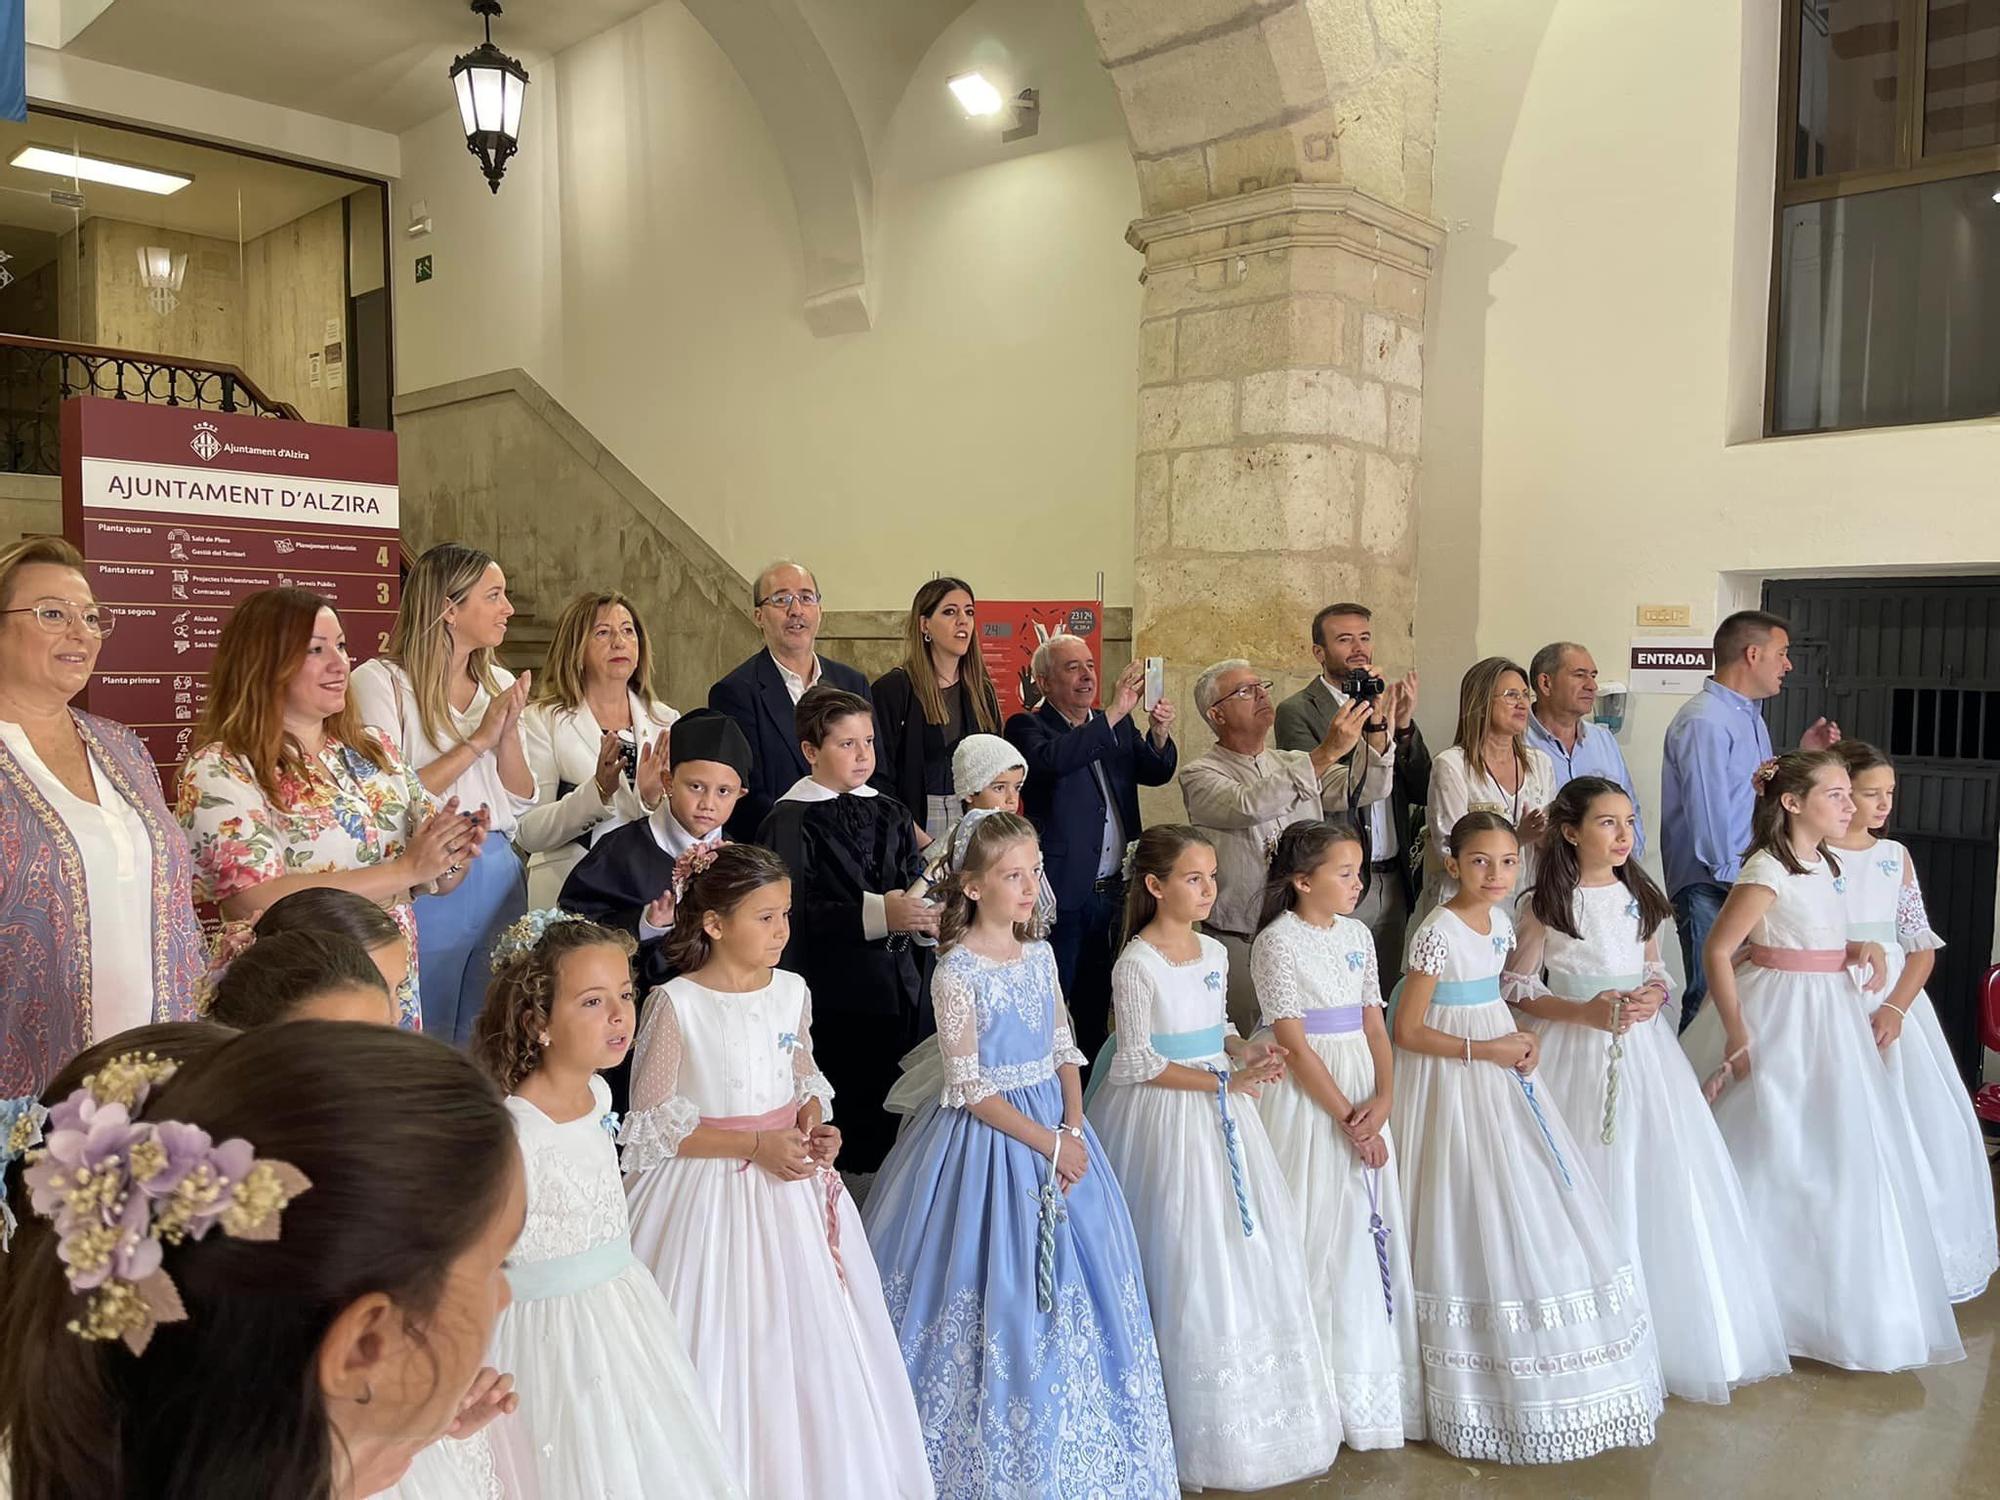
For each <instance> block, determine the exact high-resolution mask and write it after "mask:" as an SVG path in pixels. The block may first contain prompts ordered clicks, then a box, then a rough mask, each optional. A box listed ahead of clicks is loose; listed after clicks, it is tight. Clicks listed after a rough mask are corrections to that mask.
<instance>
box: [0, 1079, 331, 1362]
mask: <svg viewBox="0 0 2000 1500" xmlns="http://www.w3.org/2000/svg"><path fill="white" fill-rule="evenodd" d="M173 1073H174V1065H173V1064H172V1063H170V1062H163V1061H161V1060H160V1059H159V1058H157V1057H155V1056H153V1055H152V1054H151V1053H147V1054H145V1055H144V1056H143V1057H142V1056H140V1055H139V1054H137V1053H128V1054H127V1055H125V1056H124V1057H120V1058H117V1059H116V1060H114V1061H112V1062H110V1063H107V1064H106V1065H105V1066H104V1067H103V1068H101V1069H100V1070H98V1071H97V1072H96V1073H93V1074H91V1075H90V1076H89V1077H87V1078H86V1079H84V1082H83V1087H82V1088H79V1089H78V1090H76V1092H75V1093H73V1094H71V1095H70V1096H69V1097H68V1098H67V1099H65V1100H63V1102H62V1103H60V1104H58V1105H57V1106H56V1107H55V1108H54V1109H52V1110H50V1111H49V1112H48V1119H47V1122H46V1136H45V1140H44V1142H43V1144H42V1146H41V1147H40V1149H38V1150H35V1151H34V1152H33V1153H32V1154H31V1155H30V1157H29V1158H28V1162H29V1165H28V1169H27V1171H26V1172H25V1173H24V1174H23V1181H24V1182H25V1183H26V1184H27V1187H28V1191H29V1194H30V1202H32V1203H33V1205H34V1209H35V1212H36V1213H38V1214H40V1215H41V1216H42V1217H43V1218H45V1219H47V1220H49V1221H50V1222H51V1223H53V1224H54V1225H55V1230H56V1240H57V1250H56V1253H57V1255H58V1256H59V1257H60V1258H61V1260H62V1262H63V1265H64V1268H65V1274H66V1276H67V1277H68V1280H69V1285H70V1289H71V1290H72V1291H74V1292H76V1293H78V1294H79V1295H81V1296H83V1297H84V1298H85V1299H86V1300H85V1303H84V1314H83V1316H82V1317H81V1318H73V1319H71V1320H70V1322H69V1323H68V1325H67V1327H68V1329H69V1331H70V1332H71V1333H73V1334H75V1335H76V1336H77V1337H79V1338H82V1339H88V1340H91V1341H93V1342H95V1341H99V1340H107V1339H122V1340H123V1341H124V1343H125V1347H126V1348H128V1349H130V1350H131V1351H132V1352H133V1353H134V1354H144V1353H145V1352H146V1346H147V1344H148V1343H150V1342H151V1341H152V1337H153V1330H154V1329H155V1328H156V1327H158V1326H159V1325H160V1324H162V1323H179V1322H183V1321H185V1319H186V1318H187V1309H186V1308H185V1307H184V1306H183V1305H182V1304H181V1299H180V1293H179V1292H178V1291H177V1290H176V1289H175V1287H174V1282H173V1278H172V1277H171V1276H169V1275H168V1274H167V1273H166V1270H165V1269H164V1268H163V1266H162V1264H161V1261H162V1259H163V1258H164V1256H165V1253H166V1248H167V1247H168V1246H169V1245H179V1244H181V1243H183V1242H184V1241H187V1240H199V1239H205V1238H206V1237H207V1236H208V1234H209V1231H211V1230H213V1229H215V1228H218V1227H220V1228H221V1230H222V1232H223V1233H224V1234H226V1235H228V1236H230V1237H231V1238H232V1239H239V1240H275V1239H277V1238H278V1231H279V1223H280V1219H281V1217H282V1215H283V1213H284V1210H285V1207H286V1205H287V1204H289V1203H290V1202H291V1201H292V1200H293V1199H294V1198H296V1197H298V1195H299V1194H300V1193H303V1192H304V1191H306V1189H308V1188H310V1187H311V1186H312V1183H311V1182H310V1181H309V1180H307V1178H306V1175H305V1174H304V1173H303V1172H301V1171H299V1169H298V1168H297V1167H294V1166H292V1165H290V1164H289V1163H287V1162H281V1161H260V1160H259V1159H258V1158H257V1156H256V1153H255V1151H254V1150H253V1149H252V1147H251V1145H250V1143H249V1142H248V1141H245V1140H240V1139H239V1140H227V1141H224V1142H222V1143H221V1144H220V1145H217V1144H216V1143H215V1142H214V1141H213V1140H212V1139H211V1138H210V1136H209V1134H208V1132H207V1131H205V1130H203V1129H202V1128H201V1127H200V1126H198V1125H187V1124H183V1123H182V1122H180V1121H178V1120H160V1121H150V1120H134V1119H133V1114H134V1113H135V1112H136V1111H137V1110H138V1109H139V1107H140V1106H141V1105H143V1104H144V1103H145V1101H146V1097H147V1095H148V1094H149V1093H151V1091H152V1090H153V1088H154V1087H155V1086H156V1085H157V1084H159V1083H162V1082H164V1081H165V1080H166V1079H168V1078H170V1077H172V1076H173Z"/></svg>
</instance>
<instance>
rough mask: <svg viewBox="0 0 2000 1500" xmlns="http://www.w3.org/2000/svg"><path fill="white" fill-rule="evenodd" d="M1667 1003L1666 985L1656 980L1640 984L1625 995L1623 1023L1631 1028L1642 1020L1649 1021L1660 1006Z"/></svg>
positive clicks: (1626, 1027)
mask: <svg viewBox="0 0 2000 1500" xmlns="http://www.w3.org/2000/svg"><path fill="white" fill-rule="evenodd" d="M1666 1003H1667V987H1666V986H1665V985H1663V984H1661V983H1660V982H1659V981H1658V980H1654V981H1653V982H1652V983H1651V984H1642V985H1640V986H1639V988H1637V989H1636V990H1632V991H1631V992H1629V993H1628V994H1627V995H1626V996H1625V1025H1624V1027H1623V1028H1622V1029H1624V1030H1627V1031H1629V1030H1631V1029H1632V1028H1633V1027H1634V1026H1638V1025H1640V1024H1642V1023H1643V1022H1646V1021H1650V1020H1652V1019H1653V1017H1655V1016H1657V1015H1658V1014H1659V1013H1660V1007H1661V1006H1663V1005H1665V1004H1666Z"/></svg>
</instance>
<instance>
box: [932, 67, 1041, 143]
mask: <svg viewBox="0 0 2000 1500" xmlns="http://www.w3.org/2000/svg"><path fill="white" fill-rule="evenodd" d="M945 87H946V88H948V89H950V90H951V92H952V97H953V98H955V99H957V100H958V107H959V108H960V109H962V110H964V111H965V117H966V118H967V119H968V120H980V119H986V118H989V117H991V116H993V115H997V114H999V113H1001V111H1003V110H1006V109H1009V108H1011V109H1012V110H1013V111H1014V123H1013V124H1012V125H1010V126H1008V127H1007V128H1006V129H1004V130H1002V131H1001V132H1000V139H1001V140H1002V141H1023V140H1026V139H1027V138H1028V137H1029V136H1031V135H1033V134H1034V133H1035V132H1036V131H1037V130H1038V129H1040V128H1041V122H1042V96H1041V94H1040V92H1039V91H1037V90H1035V89H1022V90H1021V92H1020V93H1019V94H1017V95H1015V96H1014V98H1013V99H1011V100H1009V99H1008V98H1006V97H1005V96H1004V95H1003V94H1002V93H1001V92H1000V90H999V89H998V88H997V87H995V86H994V83H993V81H992V80H991V79H990V78H988V77H987V76H986V75H985V74H984V73H979V72H972V73H960V74H958V75H957V76H956V77H953V78H947V79H946V80H945Z"/></svg>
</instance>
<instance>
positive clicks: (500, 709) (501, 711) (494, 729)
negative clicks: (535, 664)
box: [465, 672, 535, 755]
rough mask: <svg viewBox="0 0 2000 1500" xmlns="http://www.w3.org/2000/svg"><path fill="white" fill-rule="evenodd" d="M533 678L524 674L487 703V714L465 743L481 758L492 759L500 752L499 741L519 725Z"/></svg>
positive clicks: (532, 674) (481, 718)
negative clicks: (495, 753) (495, 752)
mask: <svg viewBox="0 0 2000 1500" xmlns="http://www.w3.org/2000/svg"><path fill="white" fill-rule="evenodd" d="M534 675H535V674H534V673H532V672H523V673H522V674H521V675H520V676H519V677H516V678H515V679H514V685H513V686H512V687H510V688H508V689H507V690H506V691H505V692H503V693H500V694H497V695H496V696H495V697H493V698H492V699H491V700H489V701H488V702H487V705H486V712H485V713H484V714H482V715H481V716H480V719H479V727H478V728H477V729H475V730H473V731H472V733H471V734H470V735H468V736H467V737H466V741H465V742H466V743H467V744H468V745H470V746H472V748H473V749H475V750H477V751H478V752H479V753H480V754H481V755H491V754H492V753H493V752H494V751H495V750H498V749H499V748H500V741H501V740H503V739H505V738H506V737H507V735H508V734H509V733H511V732H512V731H513V728H514V726H515V725H516V724H517V723H519V722H520V718H521V711H522V710H523V709H525V708H526V707H527V706H528V685H529V679H531V678H532V677H533V676H534Z"/></svg>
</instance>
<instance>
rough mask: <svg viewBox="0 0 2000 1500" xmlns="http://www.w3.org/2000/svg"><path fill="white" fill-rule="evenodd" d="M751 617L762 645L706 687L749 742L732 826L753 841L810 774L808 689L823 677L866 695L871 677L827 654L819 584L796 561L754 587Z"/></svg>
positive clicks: (773, 569)
mask: <svg viewBox="0 0 2000 1500" xmlns="http://www.w3.org/2000/svg"><path fill="white" fill-rule="evenodd" d="M751 602H752V603H753V604H754V605H755V610H754V612H753V613H752V615H751V618H752V619H754V620H755V621H756V622H757V628H758V629H759V630H761V631H763V632H764V649H763V650H762V651H759V652H758V653H757V654H756V655H755V656H753V657H751V658H750V659H749V660H748V661H746V662H744V663H743V664H742V665H741V666H739V667H737V668H736V669H735V670H734V671H733V672H731V673H730V674H729V675H728V676H727V677H725V678H723V679H722V681H720V682H718V683H717V684H716V685H715V686H714V687H712V688H710V689H709V690H708V706H709V707H710V708H713V709H716V710H718V711H719V712H722V713H725V714H728V715H729V717H730V718H732V719H734V720H735V721H736V723H737V725H738V727H739V728H741V729H742V731H743V737H744V738H745V739H747V740H748V741H749V742H750V776H749V783H748V789H747V790H746V791H745V792H744V794H743V799H742V800H741V801H740V802H738V803H737V804H736V811H735V812H734V813H732V814H730V818H729V824H728V831H729V836H730V837H731V838H732V839H735V840H737V841H738V842H739V843H755V842H756V840H757V830H758V829H759V828H761V827H763V826H764V819H765V818H766V817H767V816H769V814H770V811H771V806H772V804H773V803H775V802H776V801H777V800H778V799H779V798H780V797H782V796H784V795H785V793H786V792H788V791H790V790H791V789H792V786H793V784H794V783H796V782H797V781H799V780H800V779H801V778H803V777H804V776H805V775H806V774H807V767H806V758H805V753H804V752H803V751H802V750H800V749H799V737H798V733H797V731H796V728H795V726H794V723H793V720H794V717H795V715H796V712H797V709H798V705H799V699H801V698H803V697H804V696H805V692H806V689H807V688H809V687H816V686H818V685H819V684H820V683H822V682H823V683H826V684H827V685H828V686H829V687H837V688H845V689H847V691H848V692H850V693H858V694H860V695H861V696H862V697H863V698H866V697H867V696H868V679H867V678H866V677H864V676H862V675H861V673H859V672H858V671H856V670H855V669H854V668H853V667H850V666H848V665H847V664H846V663H845V662H838V661H822V660H821V659H820V657H819V655H818V653H817V652H816V651H815V650H814V645H815V643H816V642H817V641H818V640H819V611H820V602H819V584H818V583H816V582H815V581H814V580H813V576H812V574H811V573H810V572H809V571H807V570H806V569H805V568H802V567H800V566H799V565H798V564H797V563H794V562H777V563H772V564H771V566H770V567H768V568H766V569H764V571H763V572H761V573H759V574H758V575H757V584H756V587H755V588H754V589H752V590H751Z"/></svg>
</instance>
